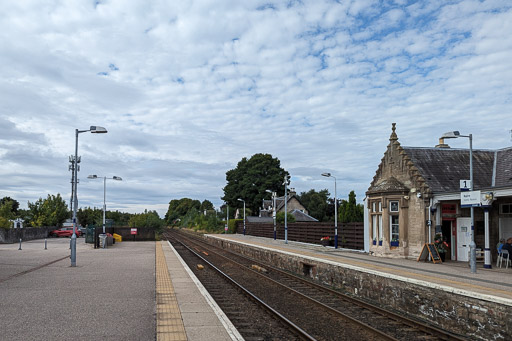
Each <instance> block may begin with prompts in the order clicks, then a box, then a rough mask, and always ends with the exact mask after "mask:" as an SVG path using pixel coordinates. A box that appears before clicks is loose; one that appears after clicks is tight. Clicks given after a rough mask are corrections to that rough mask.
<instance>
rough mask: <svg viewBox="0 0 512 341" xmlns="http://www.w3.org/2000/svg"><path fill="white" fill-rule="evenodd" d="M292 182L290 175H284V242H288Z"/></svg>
mask: <svg viewBox="0 0 512 341" xmlns="http://www.w3.org/2000/svg"><path fill="white" fill-rule="evenodd" d="M289 184H290V176H289V175H285V176H284V182H283V185H284V243H285V244H288V185H289Z"/></svg>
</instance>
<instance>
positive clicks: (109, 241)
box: [107, 233, 114, 246]
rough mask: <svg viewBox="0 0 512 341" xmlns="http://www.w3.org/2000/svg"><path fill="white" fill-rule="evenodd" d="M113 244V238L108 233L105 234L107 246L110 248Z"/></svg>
mask: <svg viewBox="0 0 512 341" xmlns="http://www.w3.org/2000/svg"><path fill="white" fill-rule="evenodd" d="M112 244H114V238H113V237H112V235H111V234H110V233H107V246H112Z"/></svg>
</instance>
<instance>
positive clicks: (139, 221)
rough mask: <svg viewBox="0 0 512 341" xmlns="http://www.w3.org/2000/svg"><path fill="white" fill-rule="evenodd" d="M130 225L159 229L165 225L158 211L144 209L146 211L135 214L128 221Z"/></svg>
mask: <svg viewBox="0 0 512 341" xmlns="http://www.w3.org/2000/svg"><path fill="white" fill-rule="evenodd" d="M128 226H130V227H137V228H138V227H147V228H152V229H155V230H159V229H161V228H162V227H163V226H164V221H163V220H162V219H160V216H159V215H158V213H157V212H156V211H148V210H144V213H140V214H135V215H133V216H132V217H131V218H130V221H129V222H128Z"/></svg>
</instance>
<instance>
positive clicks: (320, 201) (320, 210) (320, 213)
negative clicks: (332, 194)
mask: <svg viewBox="0 0 512 341" xmlns="http://www.w3.org/2000/svg"><path fill="white" fill-rule="evenodd" d="M297 197H298V198H299V200H300V202H301V203H302V204H303V205H304V207H306V209H307V210H308V212H309V215H310V216H312V217H314V218H316V219H318V220H319V221H329V220H330V219H329V216H328V207H329V191H328V190H326V189H323V190H321V191H319V192H317V191H315V190H314V189H311V190H309V191H308V192H302V193H301V194H300V195H298V196H297ZM332 216H333V217H334V214H333V215H332Z"/></svg>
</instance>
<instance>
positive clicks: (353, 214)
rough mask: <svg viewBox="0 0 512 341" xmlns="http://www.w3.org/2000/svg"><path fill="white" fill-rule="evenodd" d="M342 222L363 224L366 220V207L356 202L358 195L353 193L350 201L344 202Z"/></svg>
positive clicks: (341, 207) (340, 216)
mask: <svg viewBox="0 0 512 341" xmlns="http://www.w3.org/2000/svg"><path fill="white" fill-rule="evenodd" d="M339 218H340V222H342V223H351V222H362V221H363V220H364V206H363V205H362V204H358V203H357V202H356V193H355V192H354V191H351V192H350V193H349V195H348V201H347V200H342V201H341V205H340V212H339Z"/></svg>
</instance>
